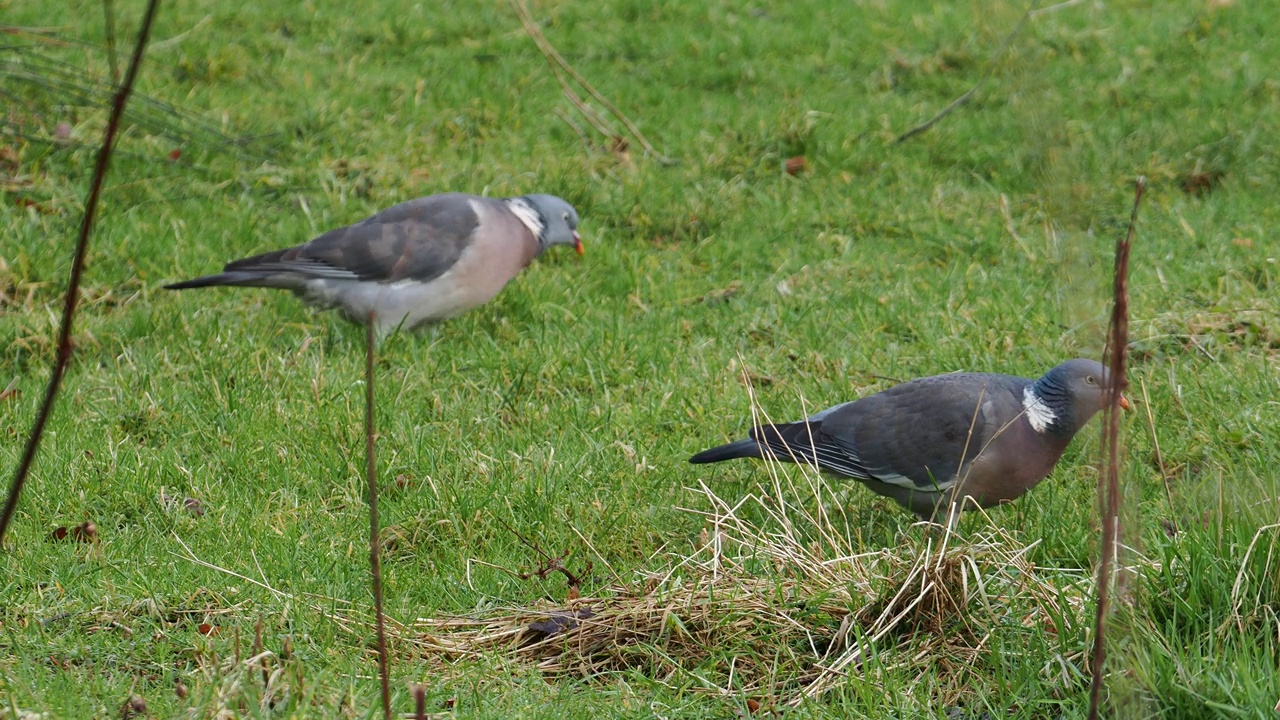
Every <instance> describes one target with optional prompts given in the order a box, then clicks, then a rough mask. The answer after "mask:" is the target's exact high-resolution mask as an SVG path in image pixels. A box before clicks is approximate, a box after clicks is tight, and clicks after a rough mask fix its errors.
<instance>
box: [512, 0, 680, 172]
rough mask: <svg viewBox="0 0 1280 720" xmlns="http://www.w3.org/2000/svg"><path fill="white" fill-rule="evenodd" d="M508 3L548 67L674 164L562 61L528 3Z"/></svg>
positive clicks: (573, 97) (570, 94)
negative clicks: (563, 76)
mask: <svg viewBox="0 0 1280 720" xmlns="http://www.w3.org/2000/svg"><path fill="white" fill-rule="evenodd" d="M511 4H512V5H513V6H514V7H515V9H516V14H517V15H519V16H520V24H521V25H523V26H524V30H525V32H526V33H528V34H529V37H530V38H531V39H532V40H533V42H534V44H535V45H537V46H538V50H539V51H541V52H542V55H543V57H545V58H546V60H547V63H548V64H549V65H551V69H552V70H553V71H555V70H557V69H559V70H562V71H564V72H565V73H566V74H568V75H569V77H572V78H573V79H574V80H575V81H576V82H577V83H578V84H579V85H581V86H582V89H583V90H586V91H587V94H588V95H590V96H591V97H592V98H594V99H595V100H596V101H597V102H599V103H600V104H601V105H603V106H604V107H605V109H606V110H608V111H609V112H610V113H611V114H612V115H613V116H614V117H615V118H617V119H618V122H620V123H622V124H623V125H624V126H625V127H626V128H627V132H629V133H631V137H633V138H635V140H636V142H638V143H640V147H642V148H644V150H645V152H647V153H649V154H650V155H653V156H654V157H655V158H657V159H658V162H660V163H662V164H664V165H671V164H674V161H673V160H671V159H670V158H668V157H667V156H665V155H663V154H662V153H660V152H658V151H657V150H656V149H654V147H653V145H651V144H650V143H649V140H648V138H646V137H645V136H644V133H642V132H640V128H638V127H636V124H635V123H633V122H631V118H628V117H627V116H626V115H624V114H623V113H622V111H621V110H619V109H618V108H617V106H615V105H614V104H613V103H611V102H609V100H608V98H606V97H605V96H604V95H602V94H600V91H599V90H596V89H595V88H594V87H593V86H592V85H591V83H589V82H587V79H586V78H585V77H583V76H582V74H581V73H579V72H578V71H577V70H574V69H573V66H572V65H570V64H569V63H568V62H566V61H565V59H564V58H563V57H562V56H561V55H560V53H559V52H556V49H555V47H554V46H552V44H551V43H550V42H549V41H548V40H547V38H546V36H545V35H543V34H542V30H540V29H539V28H538V24H537V23H536V22H534V20H533V14H532V13H530V12H529V6H528V5H526V4H525V0H511ZM556 78H557V79H560V77H559V73H557V75H556ZM560 85H561V87H562V88H564V90H565V94H566V95H567V96H568V97H569V101H570V102H572V103H573V104H574V105H575V106H577V107H578V109H579V110H580V111H582V114H583V115H585V116H587V120H588V121H591V117H590V113H589V112H587V111H586V110H584V109H583V108H584V107H585V103H583V102H582V101H581V100H580V99H578V98H577V95H576V94H575V93H573V91H572V90H571V89H570V88H569V86H568V84H567V83H565V82H563V80H562V81H561V83H560Z"/></svg>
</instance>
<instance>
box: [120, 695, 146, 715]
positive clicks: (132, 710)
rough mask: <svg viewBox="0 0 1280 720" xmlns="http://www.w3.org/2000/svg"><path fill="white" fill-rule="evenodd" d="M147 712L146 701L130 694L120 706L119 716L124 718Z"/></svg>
mask: <svg viewBox="0 0 1280 720" xmlns="http://www.w3.org/2000/svg"><path fill="white" fill-rule="evenodd" d="M146 714H147V703H146V702H145V701H143V699H142V698H140V697H138V696H137V695H130V696H129V699H128V700H125V701H124V705H121V706H120V717H121V718H123V719H124V720H128V718H134V717H138V716H139V715H146Z"/></svg>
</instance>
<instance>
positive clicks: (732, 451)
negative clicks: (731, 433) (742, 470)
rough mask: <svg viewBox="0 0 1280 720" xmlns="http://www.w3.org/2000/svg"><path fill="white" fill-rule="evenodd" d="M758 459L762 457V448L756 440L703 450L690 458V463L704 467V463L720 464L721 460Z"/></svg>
mask: <svg viewBox="0 0 1280 720" xmlns="http://www.w3.org/2000/svg"><path fill="white" fill-rule="evenodd" d="M758 457H760V446H759V445H757V444H756V441H755V440H739V441H737V442H731V443H729V444H728V445H721V446H719V447H713V448H711V449H710V450H703V451H702V452H700V453H698V454H697V455H694V456H693V457H691V458H689V462H691V463H693V464H694V465H702V464H704V463H713V462H720V461H721V460H733V459H735V458H758Z"/></svg>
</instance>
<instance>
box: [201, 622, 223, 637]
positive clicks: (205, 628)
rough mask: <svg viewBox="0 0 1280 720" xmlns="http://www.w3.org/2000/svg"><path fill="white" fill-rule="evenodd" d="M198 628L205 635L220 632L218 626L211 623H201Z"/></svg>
mask: <svg viewBox="0 0 1280 720" xmlns="http://www.w3.org/2000/svg"><path fill="white" fill-rule="evenodd" d="M196 629H197V630H199V631H200V634H201V635H204V636H205V637H209V636H210V635H213V634H214V633H216V632H218V628H216V627H214V626H212V625H210V624H209V623H200V627H198V628H196Z"/></svg>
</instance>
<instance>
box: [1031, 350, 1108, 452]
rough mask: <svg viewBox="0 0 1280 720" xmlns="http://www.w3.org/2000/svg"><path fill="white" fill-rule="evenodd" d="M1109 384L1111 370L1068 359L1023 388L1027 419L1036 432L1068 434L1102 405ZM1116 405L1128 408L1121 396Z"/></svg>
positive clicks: (1079, 360) (1070, 434)
mask: <svg viewBox="0 0 1280 720" xmlns="http://www.w3.org/2000/svg"><path fill="white" fill-rule="evenodd" d="M1110 387H1111V373H1109V372H1108V371H1107V369H1106V368H1105V367H1103V366H1102V363H1100V362H1098V361H1097V360H1087V359H1084V358H1076V359H1075V360H1068V361H1066V362H1064V363H1062V364H1061V365H1058V366H1056V367H1054V368H1052V369H1050V370H1049V372H1047V373H1045V374H1044V375H1042V376H1041V377H1040V379H1039V380H1036V381H1035V383H1033V384H1032V385H1031V387H1029V388H1027V397H1026V398H1025V400H1024V406H1025V407H1026V410H1027V419H1028V420H1030V421H1031V426H1032V427H1033V428H1035V430H1036V431H1037V432H1042V433H1043V432H1047V433H1050V434H1053V435H1065V436H1067V437H1070V436H1072V435H1074V434H1075V433H1076V432H1077V431H1078V430H1079V429H1080V428H1082V427H1084V425H1085V423H1087V422H1089V419H1090V418H1092V417H1093V416H1094V415H1095V414H1097V412H1098V411H1099V410H1101V409H1102V408H1103V407H1105V406H1106V404H1107V400H1108V394H1109V390H1110ZM1120 406H1121V407H1123V408H1126V409H1127V408H1128V407H1129V401H1128V400H1126V399H1125V397H1124V396H1123V395H1122V396H1120Z"/></svg>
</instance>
